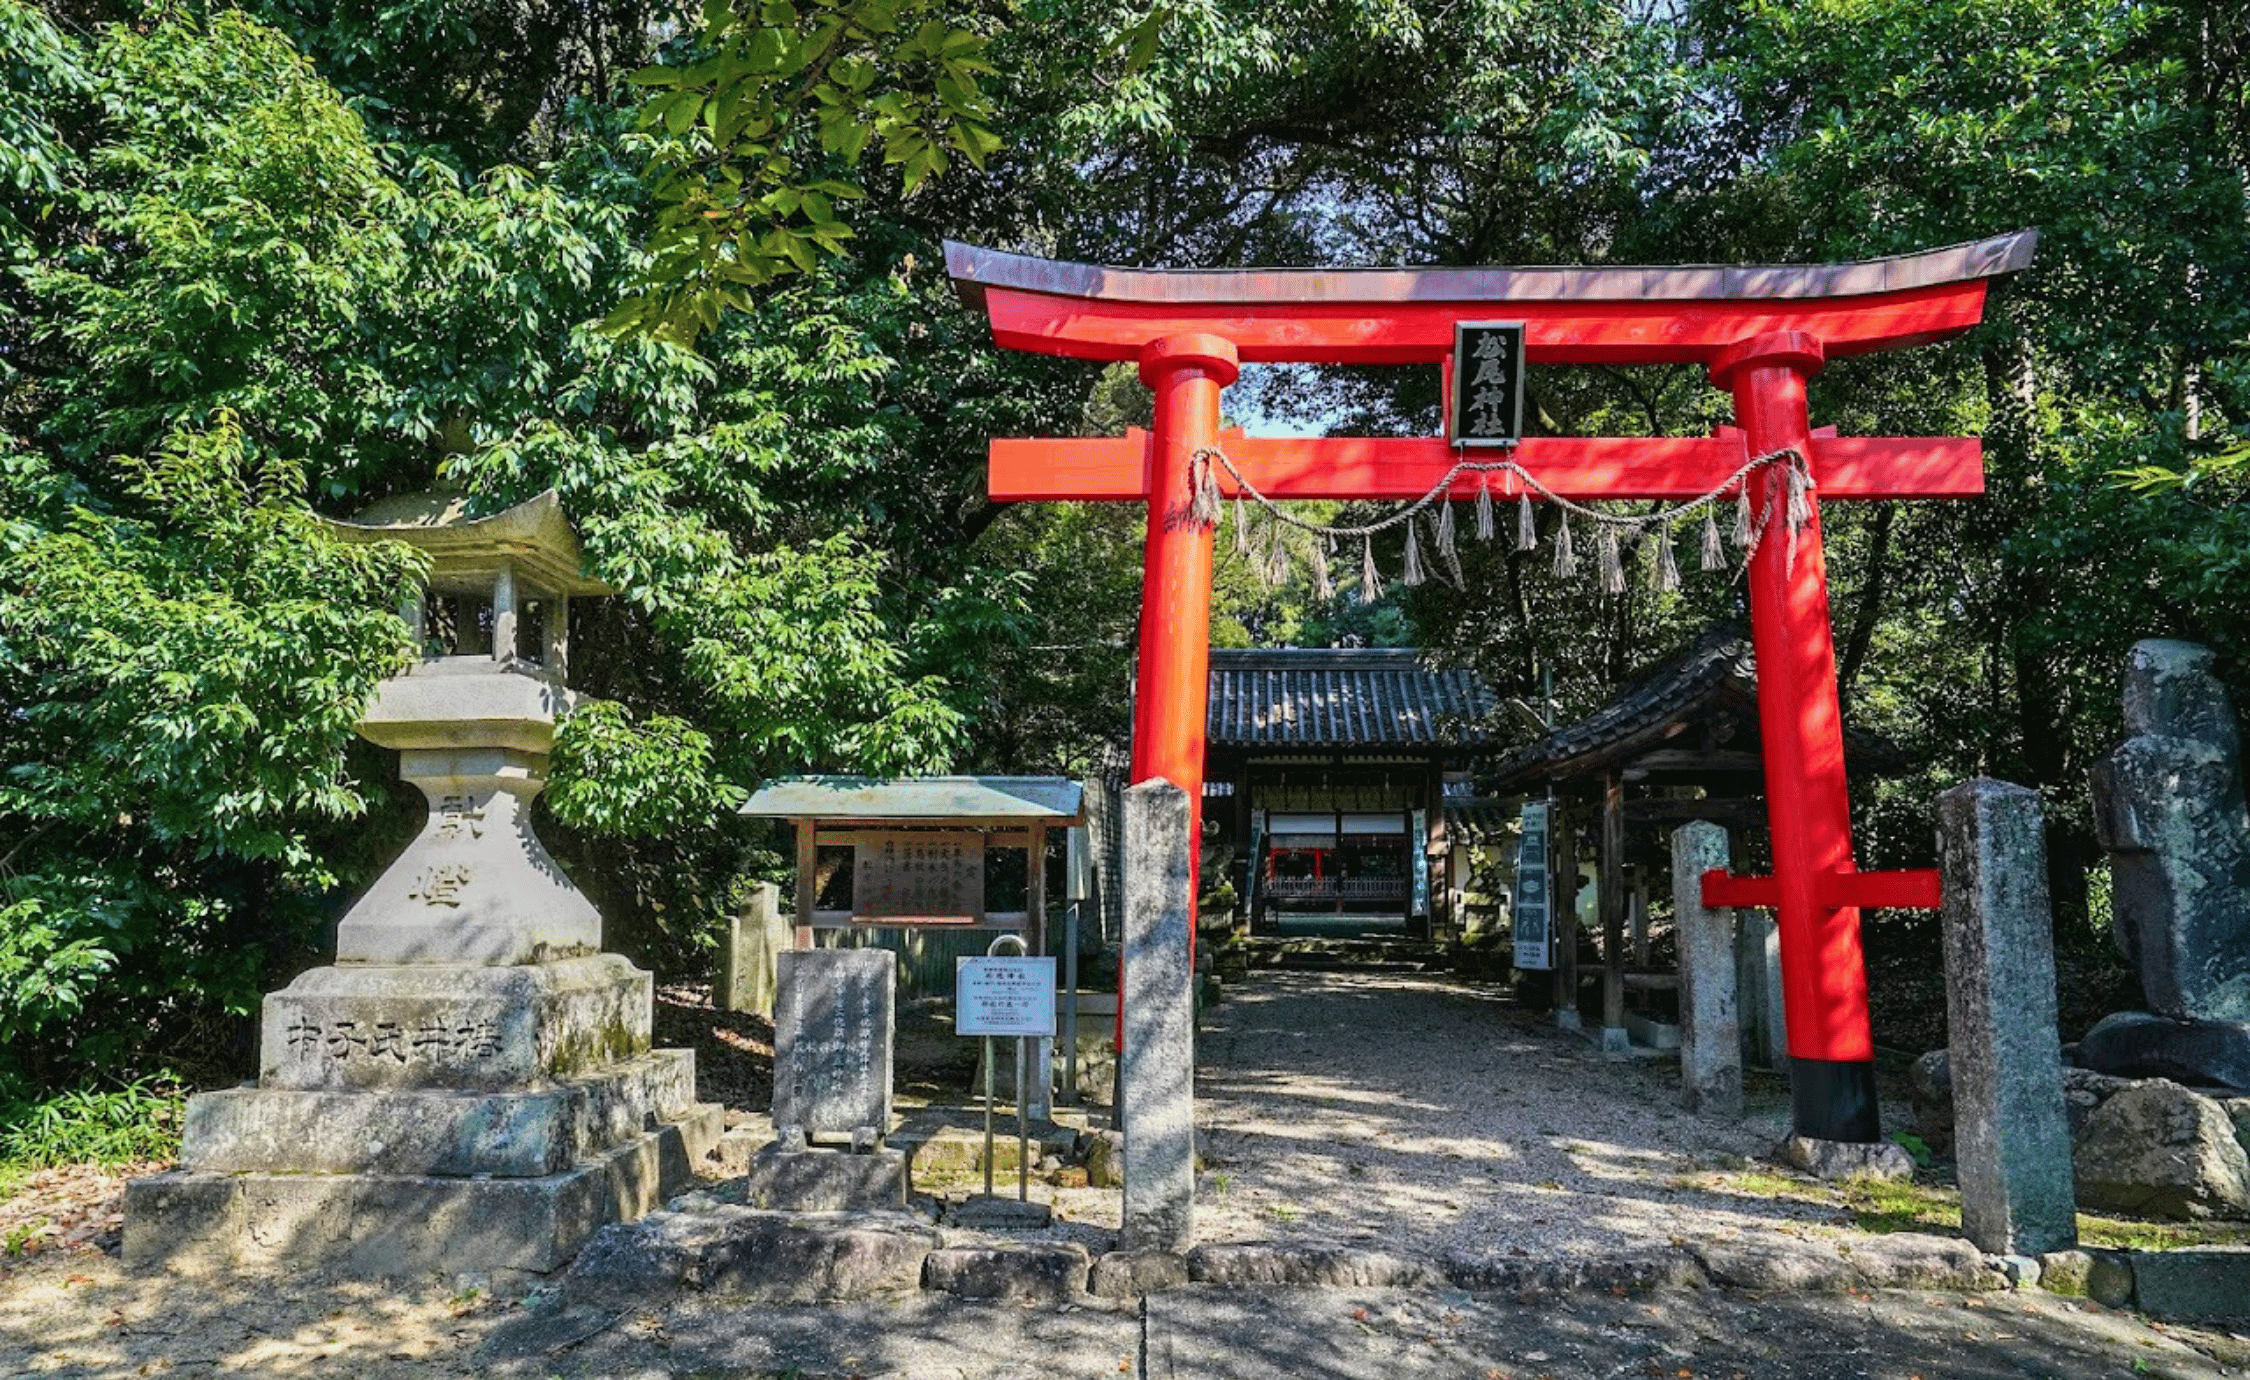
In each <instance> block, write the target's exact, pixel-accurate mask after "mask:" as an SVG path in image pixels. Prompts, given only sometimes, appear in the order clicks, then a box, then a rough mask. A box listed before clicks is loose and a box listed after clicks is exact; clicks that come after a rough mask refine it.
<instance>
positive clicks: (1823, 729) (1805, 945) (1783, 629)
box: [1703, 331, 1938, 1142]
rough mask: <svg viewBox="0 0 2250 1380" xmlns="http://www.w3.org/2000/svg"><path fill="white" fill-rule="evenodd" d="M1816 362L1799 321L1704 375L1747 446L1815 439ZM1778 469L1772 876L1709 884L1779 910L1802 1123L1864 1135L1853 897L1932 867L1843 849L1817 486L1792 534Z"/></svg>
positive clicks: (1758, 570) (1867, 1082) (1758, 498)
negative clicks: (1809, 394) (1864, 859)
mask: <svg viewBox="0 0 2250 1380" xmlns="http://www.w3.org/2000/svg"><path fill="white" fill-rule="evenodd" d="M1824 362H1825V356H1824V354H1823V351H1822V349H1821V344H1820V342H1819V341H1818V340H1817V339H1815V338H1813V337H1812V336H1809V335H1805V334H1803V333H1801V332H1796V331H1778V332H1773V333H1770V334H1766V335H1760V336H1756V337H1753V338H1751V339H1749V340H1745V341H1742V342H1741V343H1739V344H1737V345H1735V346H1732V347H1730V348H1729V349H1727V350H1726V351H1724V352H1722V353H1721V354H1720V355H1719V356H1718V357H1717V358H1716V359H1714V360H1713V361H1712V364H1711V382H1712V383H1713V384H1715V385H1717V386H1718V387H1721V388H1725V389H1728V390H1729V391H1731V392H1732V393H1733V394H1734V408H1735V420H1736V422H1737V423H1738V424H1739V425H1740V426H1741V428H1742V430H1743V433H1744V440H1745V442H1746V443H1747V444H1748V447H1749V450H1750V453H1751V454H1753V455H1769V454H1772V453H1773V452H1775V451H1778V450H1784V449H1790V450H1795V451H1796V452H1797V453H1798V454H1800V455H1809V454H1811V453H1812V450H1813V446H1812V424H1811V419H1810V417H1809V416H1808V414H1807V412H1806V407H1805V385H1806V381H1807V380H1808V379H1810V378H1811V377H1812V375H1813V374H1815V373H1817V372H1818V371H1819V370H1820V367H1821V365H1822V364H1823V363H1824ZM1788 478H1789V476H1788V474H1787V473H1786V471H1784V470H1783V469H1781V468H1779V467H1771V466H1769V467H1768V468H1767V469H1766V470H1764V471H1763V472H1762V474H1761V475H1760V477H1759V479H1758V482H1759V484H1760V485H1761V486H1762V487H1763V489H1764V492H1762V493H1759V494H1755V495H1753V496H1752V503H1753V505H1754V508H1755V510H1756V511H1759V512H1763V513H1766V514H1769V515H1771V526H1770V527H1769V529H1768V531H1767V533H1766V535H1765V538H1764V540H1762V541H1760V542H1759V543H1758V546H1757V550H1756V552H1755V553H1754V554H1753V555H1752V557H1751V559H1750V570H1749V586H1750V635H1751V641H1752V644H1753V645H1754V646H1755V648H1756V650H1757V658H1758V663H1757V664H1758V728H1759V733H1760V736H1761V737H1762V739H1763V741H1764V748H1765V754H1764V755H1765V773H1766V809H1767V819H1768V821H1769V826H1770V830H1771V836H1772V840H1773V876H1772V877H1771V878H1763V877H1761V878H1738V877H1728V876H1727V875H1725V874H1724V873H1718V872H1713V873H1709V874H1706V876H1705V877H1704V886H1703V890H1704V899H1705V902H1706V903H1707V904H1713V905H1723V904H1741V905H1760V906H1766V907H1770V908H1771V909H1772V910H1773V911H1774V912H1775V915H1776V923H1777V925H1778V927H1779V929H1780V931H1781V983H1782V997H1783V1006H1784V1009H1785V1011H1786V1013H1787V1021H1788V1033H1789V1081H1790V1088H1791V1093H1792V1096H1793V1098H1794V1101H1795V1103H1796V1106H1795V1125H1796V1131H1797V1134H1799V1135H1802V1136H1810V1137H1812V1138H1814V1139H1818V1140H1833V1141H1856V1142H1869V1141H1875V1140H1880V1139H1881V1138H1882V1126H1881V1122H1880V1120H1879V1118H1878V1116H1877V1107H1876V1100H1875V1046H1874V1041H1873V1037H1872V1035H1871V1034H1870V1031H1869V1027H1868V1019H1867V964H1866V959H1865V956H1864V954H1863V952H1862V950H1861V947H1860V938H1859V912H1860V905H1861V904H1872V903H1884V904H1891V905H1907V906H1934V905H1936V904H1937V899H1938V898H1937V894H1936V893H1937V890H1938V887H1937V874H1936V873H1935V872H1909V873H1887V874H1872V873H1870V874H1862V873H1859V872H1858V870H1857V867H1856V864H1855V862H1854V860H1853V857H1852V832H1851V800H1850V797H1849V795H1848V794H1847V792H1846V788H1845V780H1844V731H1843V712H1842V706H1841V704H1840V702H1839V700H1838V697H1837V690H1836V645H1835V639H1834V637H1833V636H1832V634H1831V632H1830V628H1829V619H1828V572H1827V563H1826V561H1825V559H1824V558H1823V554H1822V550H1821V546H1822V543H1821V535H1820V504H1819V500H1818V497H1817V492H1818V491H1817V490H1815V491H1814V494H1815V496H1813V497H1811V499H1810V502H1811V507H1812V512H1811V516H1810V519H1809V521H1808V522H1807V524H1806V525H1805V526H1804V527H1802V528H1801V529H1799V530H1797V531H1796V532H1794V533H1792V532H1790V531H1789V530H1788V523H1787V521H1786V519H1785V517H1784V516H1783V515H1784V514H1785V513H1786V511H1787V505H1788V493H1787V491H1786V485H1787V483H1788Z"/></svg>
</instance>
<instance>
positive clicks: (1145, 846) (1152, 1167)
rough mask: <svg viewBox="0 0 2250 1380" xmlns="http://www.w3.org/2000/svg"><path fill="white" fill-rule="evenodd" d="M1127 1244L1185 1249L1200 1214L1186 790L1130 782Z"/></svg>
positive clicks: (1124, 1061) (1124, 1060)
mask: <svg viewBox="0 0 2250 1380" xmlns="http://www.w3.org/2000/svg"><path fill="white" fill-rule="evenodd" d="M1124 816H1125V818H1124V824H1125V849H1124V852H1125V948H1124V961H1125V1049H1124V1052H1123V1054H1122V1056H1121V1064H1120V1069H1121V1073H1120V1082H1121V1085H1122V1088H1121V1091H1122V1099H1123V1105H1122V1107H1121V1109H1120V1110H1121V1111H1122V1112H1123V1114H1124V1122H1125V1232H1124V1243H1123V1244H1124V1246H1125V1249H1127V1250H1162V1251H1180V1250H1184V1249H1186V1247H1187V1244H1188V1241H1189V1239H1190V1237H1191V1236H1192V1234H1193V1232H1194V1223H1195V972H1194V969H1193V965H1192V964H1191V962H1190V960H1189V958H1188V930H1189V926H1190V925H1192V924H1193V923H1194V921H1193V917H1192V916H1191V915H1190V913H1189V910H1188V907H1189V904H1190V901H1189V896H1188V875H1189V873H1188V848H1189V845H1190V842H1191V841H1190V839H1189V837H1188V798H1187V793H1186V792H1185V791H1183V790H1181V789H1180V788H1179V787H1178V786H1175V785H1173V784H1172V783H1171V782H1169V781H1166V780H1164V779H1163V778H1162V777H1157V778H1154V779H1152V780H1148V781H1143V782H1141V783H1140V784H1139V785H1136V786H1130V787H1127V788H1126V790H1125V809H1124Z"/></svg>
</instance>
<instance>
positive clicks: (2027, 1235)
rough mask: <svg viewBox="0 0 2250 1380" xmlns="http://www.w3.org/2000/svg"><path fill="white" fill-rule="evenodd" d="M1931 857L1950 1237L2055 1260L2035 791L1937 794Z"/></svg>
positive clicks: (2066, 1205) (2058, 1104) (2050, 1001)
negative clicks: (1953, 1178) (1956, 1196)
mask: <svg viewBox="0 0 2250 1380" xmlns="http://www.w3.org/2000/svg"><path fill="white" fill-rule="evenodd" d="M1938 858H1939V861H1940V863H1941V865H1942V869H1943V873H1944V877H1945V1004H1946V1012H1945V1014H1946V1031H1947V1034H1948V1045H1947V1047H1948V1049H1949V1050H1950V1051H1951V1063H1950V1068H1951V1072H1952V1076H1953V1118H1954V1121H1953V1125H1954V1137H1955V1139H1954V1153H1955V1157H1956V1159H1957V1160H1958V1161H1959V1167H1960V1178H1961V1232H1962V1234H1963V1235H1964V1236H1966V1237H1968V1238H1969V1240H1971V1241H1973V1242H1975V1243H1976V1245H1977V1247H1978V1248H1979V1249H1980V1250H1985V1251H1990V1252H1992V1253H1993V1254H1995V1255H2043V1254H2045V1253H2046V1252H2048V1251H2057V1250H2062V1249H2064V1248H2066V1247H2069V1246H2074V1245H2076V1244H2077V1243H2078V1218H2077V1206H2076V1199H2075V1195H2074V1193H2073V1188H2072V1181H2071V1163H2070V1155H2071V1145H2070V1119H2069V1117H2068V1115H2067V1114H2066V1113H2065V1111H2064V1107H2063V1085H2062V1039H2061V1036H2060V1035H2058V1034H2057V1033H2056V1029H2055V921H2054V912H2053V910H2052V909H2051V908H2050V907H2049V905H2048V903H2047V843H2046V835H2045V832H2044V830H2043V827H2042V825H2041V823H2040V811H2039V793H2038V792H2037V791H2033V790H2028V789H2026V788H2024V787H2022V786H2013V785H2009V784H2008V783H2006V782H2004V781H1989V780H1985V779H1983V778H1979V779H1976V780H1973V781H1964V782H1962V783H1961V784H1960V785H1958V786H1955V787H1954V788H1953V789H1952V790H1949V791H1947V792H1946V793H1945V794H1943V795H1941V796H1939V797H1938Z"/></svg>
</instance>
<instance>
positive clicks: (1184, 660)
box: [1119, 333, 1241, 1031]
mask: <svg viewBox="0 0 2250 1380" xmlns="http://www.w3.org/2000/svg"><path fill="white" fill-rule="evenodd" d="M1140 368H1141V381H1142V382H1144V383H1146V384H1147V385H1148V386H1149V389H1150V391H1152V392H1153V393H1155V395H1156V425H1155V431H1154V436H1155V440H1154V444H1152V445H1150V446H1149V448H1148V457H1149V459H1148V464H1149V473H1148V476H1147V485H1148V487H1147V490H1146V492H1147V493H1148V496H1149V500H1148V540H1147V543H1146V545H1145V546H1144V547H1143V548H1142V554H1141V588H1142V590H1143V591H1145V593H1144V597H1143V600H1142V604H1141V639H1140V676H1139V683H1138V684H1137V685H1136V686H1135V693H1134V696H1133V761H1132V772H1133V781H1134V783H1135V784H1138V783H1140V782H1143V781H1150V780H1154V779H1155V778H1157V777H1162V778H1164V779H1165V780H1167V781H1169V782H1171V783H1172V784H1173V785H1175V786H1178V787H1179V788H1180V789H1181V790H1184V791H1186V792H1187V797H1188V888H1189V892H1190V895H1189V902H1188V904H1189V907H1190V912H1191V914H1190V925H1189V934H1190V936H1191V941H1190V942H1191V946H1192V935H1193V933H1194V925H1193V915H1192V911H1193V907H1194V904H1195V902H1194V897H1195V895H1196V894H1197V892H1198V890H1199V888H1200V887H1201V884H1202V876H1201V873H1202V866H1201V863H1202V851H1203V850H1202V849H1201V847H1200V846H1199V844H1200V842H1201V840H1202V838H1203V745H1204V737H1205V734H1206V732H1207V731H1208V730H1207V725H1206V721H1205V716H1206V712H1207V710H1208V708H1209V700H1210V695H1211V543H1212V539H1213V536H1214V529H1213V528H1212V527H1211V526H1210V524H1208V523H1202V522H1197V521H1195V520H1194V519H1193V518H1192V517H1191V516H1190V509H1191V507H1192V506H1193V503H1194V498H1195V496H1194V494H1193V493H1192V492H1191V491H1190V489H1189V480H1190V472H1191V470H1192V469H1193V466H1194V460H1195V453H1196V452H1197V451H1199V450H1202V449H1204V448H1205V447H1208V446H1215V445H1217V444H1218V443H1219V393H1220V391H1221V390H1222V389H1224V388H1225V387H1226V386H1227V385H1228V384H1230V383H1232V382H1234V380H1235V377H1236V376H1237V375H1238V374H1239V373H1240V372H1241V367H1240V361H1239V359H1238V358H1237V356H1236V354H1235V348H1234V343H1233V342H1232V341H1230V340H1227V339H1226V338H1225V337H1223V336H1216V335H1205V334H1199V333H1191V334H1186V335H1171V336H1165V337H1164V338H1163V339H1161V340H1155V341H1151V342H1150V343H1149V345H1148V346H1147V347H1146V348H1145V349H1143V350H1142V351H1141V362H1140ZM1119 1021H1120V1024H1119V1029H1120V1030H1121V1031H1122V1029H1123V1016H1122V1014H1120V1017H1119Z"/></svg>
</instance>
